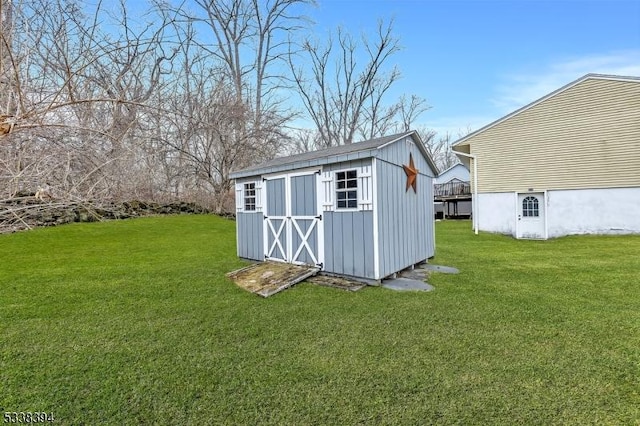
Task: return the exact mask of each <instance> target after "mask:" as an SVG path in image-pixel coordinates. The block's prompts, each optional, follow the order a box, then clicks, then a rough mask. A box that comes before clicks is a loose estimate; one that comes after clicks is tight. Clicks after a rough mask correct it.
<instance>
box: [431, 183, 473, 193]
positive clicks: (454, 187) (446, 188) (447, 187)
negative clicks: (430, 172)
mask: <svg viewBox="0 0 640 426" xmlns="http://www.w3.org/2000/svg"><path fill="white" fill-rule="evenodd" d="M433 194H434V196H436V197H455V196H458V195H469V196H470V195H471V184H470V183H469V182H461V181H458V182H447V183H437V184H435V185H434V186H433Z"/></svg>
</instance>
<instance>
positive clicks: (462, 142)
mask: <svg viewBox="0 0 640 426" xmlns="http://www.w3.org/2000/svg"><path fill="white" fill-rule="evenodd" d="M585 80H617V81H631V82H636V83H640V77H631V76H621V75H610V74H593V73H592V74H586V75H584V76H582V77H580V78H579V79H577V80H574V81H572V82H571V83H568V84H566V85H564V86H562V87H561V88H559V89H556V90H554V91H553V92H551V93H549V94H547V95H545V96H543V97H541V98H540V99H537V100H535V101H533V102H531V103H529V104H527V105H525V106H523V107H522V108H519V109H517V110H515V111H513V112H512V113H510V114H507V115H505V116H504V117H502V118H499V119H497V120H495V121H493V122H491V123H489V124H487V125H486V126H484V127H481V128H480V129H478V130H476V131H475V132H472V133H469V134H468V135H466V136H464V137H462V138H460V139H458V140H457V141H455V142H454V143H453V144H452V145H451V147H452V149H453V151H454V152H462V153H467V154H468V153H469V148H468V147H466V148H462V147H464V146H466V145H469V143H470V139H471V138H473V137H474V136H476V135H477V134H479V133H482V132H484V131H486V130H489V129H491V128H492V127H494V126H497V125H498V124H500V123H502V122H503V121H506V120H508V119H510V118H511V117H513V116H516V115H518V114H520V113H522V112H524V111H526V110H528V109H530V108H533V107H534V106H536V105H538V104H539V103H541V102H543V101H546V100H547V99H549V98H552V97H554V96H556V95H558V94H560V93H562V92H564V91H565V90H568V89H570V88H572V87H573V86H575V85H577V84H580V83H582V82H583V81H585ZM459 157H460V156H459ZM460 159H461V160H462V162H463V163H464V164H465V165H468V164H469V159H468V158H466V157H460Z"/></svg>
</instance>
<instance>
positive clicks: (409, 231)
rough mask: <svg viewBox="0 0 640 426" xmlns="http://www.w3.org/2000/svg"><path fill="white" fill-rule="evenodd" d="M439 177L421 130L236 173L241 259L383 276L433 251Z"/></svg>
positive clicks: (280, 160)
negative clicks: (305, 265)
mask: <svg viewBox="0 0 640 426" xmlns="http://www.w3.org/2000/svg"><path fill="white" fill-rule="evenodd" d="M436 175H437V168H436V166H435V164H434V163H433V160H432V159H431V157H430V156H429V154H428V153H427V151H426V150H425V147H424V145H423V143H422V141H421V140H420V138H419V136H418V134H417V133H416V132H415V131H410V132H405V133H401V134H396V135H392V136H386V137H381V138H377V139H372V140H369V141H364V142H358V143H353V144H349V145H342V146H337V147H332V148H328V149H324V150H319V151H313V152H307V153H303V154H298V155H292V156H288V157H282V158H276V159H273V160H271V161H268V162H266V163H263V164H260V165H258V166H255V167H251V168H248V169H244V170H239V171H235V172H234V173H232V174H231V177H232V178H233V179H235V182H236V183H235V191H236V230H237V246H238V256H239V257H242V258H245V259H252V260H259V261H263V260H275V261H281V262H288V263H293V264H311V265H316V266H318V267H320V268H321V270H322V271H323V272H327V273H332V274H337V275H345V276H350V277H355V278H364V279H370V280H376V281H379V280H381V279H383V278H385V277H388V276H390V275H393V274H394V273H396V272H399V271H401V270H403V269H406V268H408V267H411V266H413V265H416V264H419V263H421V262H424V261H426V260H427V259H428V258H430V257H433V255H434V252H435V232H434V212H433V178H434V177H435V176H436Z"/></svg>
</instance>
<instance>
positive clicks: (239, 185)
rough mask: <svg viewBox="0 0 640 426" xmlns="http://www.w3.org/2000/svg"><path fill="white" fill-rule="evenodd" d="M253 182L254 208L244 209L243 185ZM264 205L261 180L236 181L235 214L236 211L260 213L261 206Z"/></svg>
mask: <svg viewBox="0 0 640 426" xmlns="http://www.w3.org/2000/svg"><path fill="white" fill-rule="evenodd" d="M246 184H254V191H255V206H256V208H255V210H246V209H245V199H246V194H245V185H246ZM263 205H264V202H263V196H262V180H248V181H243V182H236V214H238V213H260V212H262V206H263Z"/></svg>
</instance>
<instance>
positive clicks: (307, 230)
mask: <svg viewBox="0 0 640 426" xmlns="http://www.w3.org/2000/svg"><path fill="white" fill-rule="evenodd" d="M318 177H319V174H317V173H315V172H306V173H295V174H287V175H281V176H275V177H270V178H267V179H266V185H265V189H266V190H265V191H264V193H265V200H264V203H263V205H264V206H266V214H265V217H264V220H265V226H264V234H265V235H264V245H265V259H268V260H277V261H281V262H288V263H295V264H306V265H314V266H321V265H322V261H323V256H322V253H323V244H322V243H323V241H322V237H323V230H322V216H321V214H320V209H319V205H320V203H319V202H318V193H317V191H316V189H317V187H318Z"/></svg>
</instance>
